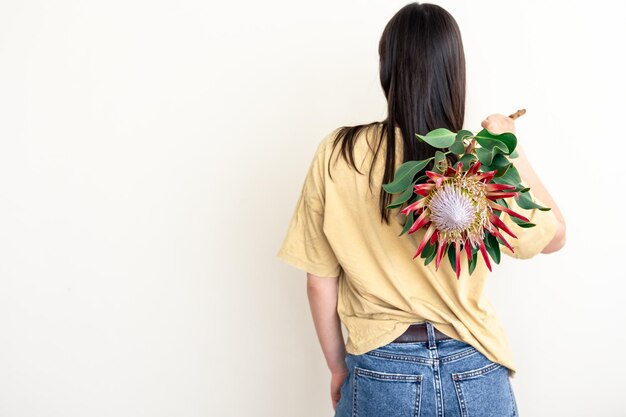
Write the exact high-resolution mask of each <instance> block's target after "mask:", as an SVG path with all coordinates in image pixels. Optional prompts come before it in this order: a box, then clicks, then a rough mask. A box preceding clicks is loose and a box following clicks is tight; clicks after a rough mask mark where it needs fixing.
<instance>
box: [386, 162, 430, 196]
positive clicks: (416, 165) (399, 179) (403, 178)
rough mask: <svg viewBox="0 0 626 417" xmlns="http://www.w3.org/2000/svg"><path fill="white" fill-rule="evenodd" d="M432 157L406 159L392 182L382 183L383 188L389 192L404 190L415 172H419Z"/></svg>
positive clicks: (411, 180)
mask: <svg viewBox="0 0 626 417" xmlns="http://www.w3.org/2000/svg"><path fill="white" fill-rule="evenodd" d="M431 159H433V157H430V158H428V159H424V160H422V161H407V162H405V163H404V164H402V165H401V166H400V168H398V170H397V171H396V175H395V177H394V179H393V181H392V182H390V183H387V184H383V189H384V190H385V191H387V192H388V193H390V194H395V193H400V192H404V191H405V190H406V187H408V186H409V184H411V182H413V177H415V174H417V173H418V172H420V171H421V170H422V169H424V168H425V167H426V165H428V162H429V161H430V160H431Z"/></svg>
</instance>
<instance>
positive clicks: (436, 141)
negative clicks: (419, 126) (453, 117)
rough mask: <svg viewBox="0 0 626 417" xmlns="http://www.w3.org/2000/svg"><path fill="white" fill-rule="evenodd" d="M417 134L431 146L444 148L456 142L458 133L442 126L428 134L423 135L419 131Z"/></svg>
mask: <svg viewBox="0 0 626 417" xmlns="http://www.w3.org/2000/svg"><path fill="white" fill-rule="evenodd" d="M415 136H417V137H418V138H420V139H422V140H423V141H424V142H426V143H428V144H429V145H430V146H433V147H435V148H439V149H443V148H449V147H450V146H451V145H452V144H453V143H454V139H455V136H456V133H454V132H451V131H450V130H448V129H446V128H444V127H440V128H438V129H434V130H431V131H430V132H428V133H427V134H426V136H421V135H419V134H417V133H416V134H415Z"/></svg>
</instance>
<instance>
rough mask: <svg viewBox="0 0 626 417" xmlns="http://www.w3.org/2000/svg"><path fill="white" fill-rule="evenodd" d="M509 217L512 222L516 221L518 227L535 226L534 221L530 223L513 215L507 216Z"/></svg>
mask: <svg viewBox="0 0 626 417" xmlns="http://www.w3.org/2000/svg"><path fill="white" fill-rule="evenodd" d="M509 217H510V218H511V220H513V223H516V224H517V225H518V226H519V227H524V228H528V227H535V226H536V225H535V223H530V222H525V221H524V220H522V219H518V218H517V217H513V216H509Z"/></svg>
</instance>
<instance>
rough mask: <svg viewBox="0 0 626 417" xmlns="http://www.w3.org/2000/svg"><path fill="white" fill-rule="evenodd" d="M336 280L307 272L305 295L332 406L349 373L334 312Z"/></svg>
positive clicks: (337, 319)
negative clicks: (328, 376)
mask: <svg viewBox="0 0 626 417" xmlns="http://www.w3.org/2000/svg"><path fill="white" fill-rule="evenodd" d="M337 283H338V281H337V278H328V277H318V276H315V275H313V274H310V273H307V296H308V298H309V306H310V307H311V314H312V315H313V322H314V324H315V331H316V332H317V338H318V340H319V342H320V345H321V348H322V351H323V353H324V357H325V358H326V364H327V365H328V369H329V370H330V372H331V382H330V393H331V400H332V403H333V409H335V407H336V405H337V401H339V388H340V387H341V384H342V383H343V381H344V379H345V377H346V375H347V374H348V369H347V366H346V363H345V361H344V360H345V356H346V347H345V343H344V341H343V334H342V332H341V321H340V320H339V315H338V314H337V295H338V293H337Z"/></svg>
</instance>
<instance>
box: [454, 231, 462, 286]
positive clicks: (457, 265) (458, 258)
mask: <svg viewBox="0 0 626 417" xmlns="http://www.w3.org/2000/svg"><path fill="white" fill-rule="evenodd" d="M454 254H455V258H454V260H455V266H454V269H455V270H456V279H459V275H460V274H461V242H459V241H458V240H455V241H454Z"/></svg>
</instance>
